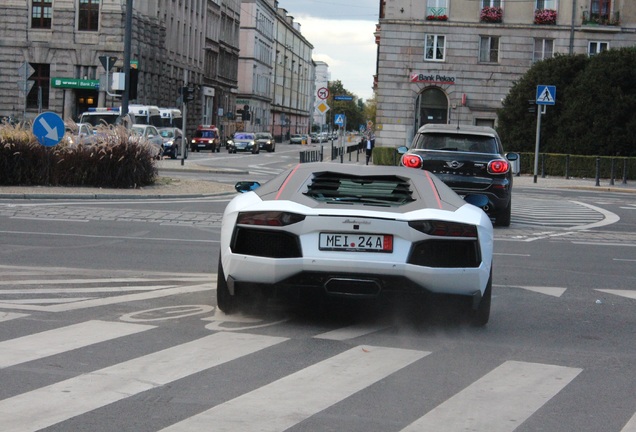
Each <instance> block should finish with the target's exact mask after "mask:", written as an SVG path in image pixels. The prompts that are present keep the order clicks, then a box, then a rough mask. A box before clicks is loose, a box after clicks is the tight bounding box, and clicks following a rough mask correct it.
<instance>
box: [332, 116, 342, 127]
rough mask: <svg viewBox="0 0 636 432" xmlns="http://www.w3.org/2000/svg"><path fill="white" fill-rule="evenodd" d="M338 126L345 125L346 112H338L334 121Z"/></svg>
mask: <svg viewBox="0 0 636 432" xmlns="http://www.w3.org/2000/svg"><path fill="white" fill-rule="evenodd" d="M333 122H334V123H335V124H337V125H338V126H344V122H345V115H344V114H336V118H335V119H334V121H333Z"/></svg>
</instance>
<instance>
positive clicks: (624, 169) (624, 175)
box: [623, 158, 627, 185]
mask: <svg viewBox="0 0 636 432" xmlns="http://www.w3.org/2000/svg"><path fill="white" fill-rule="evenodd" d="M623 184H624V185H626V184H627V158H625V159H623Z"/></svg>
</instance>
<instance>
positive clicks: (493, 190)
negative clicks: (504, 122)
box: [398, 124, 519, 226]
mask: <svg viewBox="0 0 636 432" xmlns="http://www.w3.org/2000/svg"><path fill="white" fill-rule="evenodd" d="M398 150H399V151H400V153H403V154H402V159H401V164H402V165H403V166H406V167H408V168H419V169H425V170H427V171H430V172H432V173H433V174H435V175H436V176H437V177H439V178H440V179H441V180H442V181H443V182H444V183H446V184H447V185H448V186H450V187H451V189H453V190H454V191H455V192H457V193H458V194H459V195H461V196H466V195H484V196H485V197H487V198H488V204H487V205H486V206H484V207H483V209H484V211H485V212H486V213H487V214H488V215H489V216H490V217H491V218H494V223H495V225H497V226H509V225H510V214H511V208H512V176H513V173H512V167H511V164H510V162H513V161H516V160H518V159H519V155H518V154H516V153H508V154H504V151H503V146H502V144H501V140H500V139H499V135H497V132H495V130H494V129H492V128H490V127H486V126H465V125H451V124H426V125H424V126H422V127H421V128H420V129H419V130H418V131H417V134H416V135H415V138H413V143H412V144H411V147H410V148H406V147H401V148H400V149H398Z"/></svg>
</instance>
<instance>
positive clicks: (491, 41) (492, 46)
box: [479, 36, 499, 63]
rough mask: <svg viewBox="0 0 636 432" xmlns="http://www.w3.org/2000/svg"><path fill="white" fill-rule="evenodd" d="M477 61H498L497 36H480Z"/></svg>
mask: <svg viewBox="0 0 636 432" xmlns="http://www.w3.org/2000/svg"><path fill="white" fill-rule="evenodd" d="M479 61H480V62H483V63H497V62H499V37H498V36H481V37H480V38H479Z"/></svg>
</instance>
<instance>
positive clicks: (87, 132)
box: [64, 123, 95, 145]
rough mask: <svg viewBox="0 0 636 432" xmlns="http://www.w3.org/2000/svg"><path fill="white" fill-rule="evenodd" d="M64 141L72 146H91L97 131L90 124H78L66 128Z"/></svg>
mask: <svg viewBox="0 0 636 432" xmlns="http://www.w3.org/2000/svg"><path fill="white" fill-rule="evenodd" d="M64 139H65V140H66V142H67V143H68V144H70V145H77V144H84V145H90V144H93V143H94V141H95V130H94V129H93V126H92V125H91V124H90V123H77V124H76V125H75V126H66V127H65V133H64Z"/></svg>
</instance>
